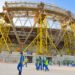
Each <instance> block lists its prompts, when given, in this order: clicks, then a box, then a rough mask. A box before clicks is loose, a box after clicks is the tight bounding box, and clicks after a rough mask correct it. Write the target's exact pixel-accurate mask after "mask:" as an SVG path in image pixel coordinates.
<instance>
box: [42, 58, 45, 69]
mask: <svg viewBox="0 0 75 75" xmlns="http://www.w3.org/2000/svg"><path fill="white" fill-rule="evenodd" d="M42 63H43V70H44V69H45V59H44V57H43V60H42Z"/></svg>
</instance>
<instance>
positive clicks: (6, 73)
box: [0, 63, 75, 75]
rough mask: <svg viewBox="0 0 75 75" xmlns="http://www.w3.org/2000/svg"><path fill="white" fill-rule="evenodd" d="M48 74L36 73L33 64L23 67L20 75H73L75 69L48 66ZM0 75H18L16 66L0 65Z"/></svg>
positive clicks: (43, 72) (74, 74)
mask: <svg viewBox="0 0 75 75" xmlns="http://www.w3.org/2000/svg"><path fill="white" fill-rule="evenodd" d="M49 70H50V71H48V72H45V71H36V69H35V65H34V64H28V67H27V68H26V67H25V66H24V67H23V72H22V75H75V67H71V66H69V67H67V66H54V65H53V66H49ZM0 75H18V71H17V64H8V63H0Z"/></svg>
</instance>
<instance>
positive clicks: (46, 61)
mask: <svg viewBox="0 0 75 75" xmlns="http://www.w3.org/2000/svg"><path fill="white" fill-rule="evenodd" d="M48 65H49V62H48V59H47V58H46V60H45V71H49V68H48Z"/></svg>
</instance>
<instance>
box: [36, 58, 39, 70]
mask: <svg viewBox="0 0 75 75" xmlns="http://www.w3.org/2000/svg"><path fill="white" fill-rule="evenodd" d="M39 63H40V61H39V59H36V63H35V66H36V70H39Z"/></svg>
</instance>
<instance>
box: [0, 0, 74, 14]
mask: <svg viewBox="0 0 75 75" xmlns="http://www.w3.org/2000/svg"><path fill="white" fill-rule="evenodd" d="M5 1H28V2H44V3H46V4H54V5H56V6H59V7H61V8H63V9H66V10H70V11H71V12H73V13H75V0H0V10H2V6H3V4H4V2H5Z"/></svg>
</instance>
